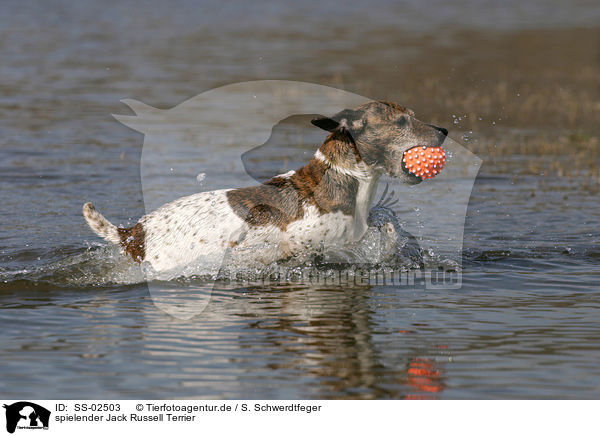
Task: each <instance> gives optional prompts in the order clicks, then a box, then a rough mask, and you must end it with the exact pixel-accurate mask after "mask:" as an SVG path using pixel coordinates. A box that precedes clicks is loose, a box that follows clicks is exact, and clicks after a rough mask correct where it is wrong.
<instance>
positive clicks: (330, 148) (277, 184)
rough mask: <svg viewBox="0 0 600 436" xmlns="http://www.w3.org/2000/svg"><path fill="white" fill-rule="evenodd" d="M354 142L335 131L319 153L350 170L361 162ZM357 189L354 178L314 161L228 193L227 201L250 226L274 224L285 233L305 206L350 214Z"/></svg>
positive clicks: (326, 211)
mask: <svg viewBox="0 0 600 436" xmlns="http://www.w3.org/2000/svg"><path fill="white" fill-rule="evenodd" d="M353 143H354V141H352V138H349V135H348V134H347V133H344V132H338V131H336V132H333V133H331V134H330V135H329V136H328V137H327V139H326V140H325V142H324V143H323V145H322V146H321V149H320V150H321V153H323V154H324V155H325V156H326V157H327V159H328V160H329V161H330V162H331V163H335V164H336V165H338V166H340V167H343V168H349V167H350V166H351V165H355V164H356V162H357V160H358V159H360V155H359V154H358V150H356V151H354V147H356V145H353ZM357 190H358V182H357V181H356V179H354V178H352V177H350V176H347V175H344V174H339V173H338V172H336V171H334V170H332V169H330V168H329V166H328V165H327V164H326V163H324V162H321V161H320V160H317V159H314V158H313V159H311V160H310V162H309V163H308V164H307V165H305V166H303V167H302V168H300V169H299V170H297V171H296V173H294V174H293V175H291V176H289V177H280V176H277V177H273V178H272V179H271V180H268V181H266V182H265V183H263V184H262V185H258V186H251V187H248V188H239V189H234V190H231V191H228V192H227V200H228V202H229V205H230V206H231V208H232V209H233V211H234V212H235V213H236V214H237V215H238V216H239V217H240V218H242V219H243V220H245V221H246V222H247V223H248V224H250V225H251V226H257V227H258V226H267V225H274V226H276V227H278V228H280V229H281V230H282V231H285V229H286V228H287V226H288V224H290V223H291V222H294V221H297V220H300V219H302V218H303V216H304V205H305V204H306V203H309V204H311V205H313V206H315V207H316V208H317V210H318V211H319V213H321V214H326V213H330V212H338V211H341V212H342V213H344V214H346V215H353V214H354V208H355V205H356V192H357Z"/></svg>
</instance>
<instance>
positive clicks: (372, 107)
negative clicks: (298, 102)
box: [312, 101, 448, 184]
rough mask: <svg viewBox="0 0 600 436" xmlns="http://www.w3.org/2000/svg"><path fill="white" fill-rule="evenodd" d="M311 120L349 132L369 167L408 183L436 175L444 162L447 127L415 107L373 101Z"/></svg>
mask: <svg viewBox="0 0 600 436" xmlns="http://www.w3.org/2000/svg"><path fill="white" fill-rule="evenodd" d="M312 123H313V124H314V125H315V126H317V127H320V128H322V129H324V130H327V131H328V132H340V133H344V134H347V135H348V136H349V137H350V138H351V140H352V141H354V143H355V144H356V149H357V151H358V153H359V154H360V156H359V158H360V159H361V160H362V161H364V162H365V163H366V164H367V165H368V166H369V167H370V168H372V169H373V170H374V171H380V172H384V173H386V174H388V175H390V176H392V177H396V178H399V179H401V180H403V181H404V182H406V183H409V184H416V183H420V182H421V181H423V179H426V178H431V177H433V176H434V175H435V174H437V173H438V172H439V171H440V170H441V167H442V166H443V164H444V162H445V155H444V152H443V150H442V149H441V148H440V147H441V145H442V143H443V142H444V140H445V139H446V135H447V134H448V131H447V130H446V129H444V128H442V127H437V126H434V125H432V124H426V123H423V122H422V121H419V120H417V119H416V118H415V114H414V112H413V111H411V110H410V109H406V108H405V107H403V106H400V105H399V104H397V103H392V102H375V101H373V102H369V103H365V104H362V105H360V106H358V107H357V108H354V109H345V110H343V111H341V112H339V113H337V114H336V115H334V116H332V117H320V118H315V119H313V120H312ZM417 147H418V148H417ZM421 158H423V159H421ZM442 160H443V161H442Z"/></svg>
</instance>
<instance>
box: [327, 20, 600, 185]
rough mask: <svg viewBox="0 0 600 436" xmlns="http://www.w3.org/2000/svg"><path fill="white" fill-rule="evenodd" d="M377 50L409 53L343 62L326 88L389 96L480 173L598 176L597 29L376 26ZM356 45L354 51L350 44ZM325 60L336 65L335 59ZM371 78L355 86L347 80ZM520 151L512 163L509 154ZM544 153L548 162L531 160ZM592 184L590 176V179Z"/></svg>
mask: <svg viewBox="0 0 600 436" xmlns="http://www.w3.org/2000/svg"><path fill="white" fill-rule="evenodd" d="M374 38H375V39H379V40H380V41H379V44H377V45H374V44H372V43H371V44H370V45H371V46H373V47H375V48H374V52H372V53H370V54H369V55H368V57H373V58H375V57H377V56H378V55H377V47H382V46H387V47H390V46H396V47H402V48H403V49H404V50H406V49H407V48H410V49H413V50H410V53H412V54H411V55H409V56H405V57H404V61H403V63H402V64H395V65H390V63H391V60H392V58H389V59H388V58H386V57H385V56H381V57H380V61H379V62H373V63H366V62H361V63H357V64H356V65H350V67H351V68H349V71H348V72H347V73H344V74H337V75H335V76H334V77H333V78H331V79H330V80H329V82H330V83H328V84H331V85H332V86H338V87H344V88H346V89H349V90H352V91H355V92H358V93H360V94H363V95H367V96H369V97H373V98H380V99H390V98H392V99H394V100H397V101H399V102H401V103H402V104H404V105H406V106H408V107H411V108H413V109H414V110H415V112H416V113H417V116H418V117H420V118H421V119H423V120H427V121H430V122H432V123H436V124H439V125H442V126H447V127H449V129H450V132H451V133H450V135H451V136H452V137H453V138H456V139H457V140H459V141H461V142H462V143H463V144H465V145H466V146H467V147H468V148H470V149H471V150H472V151H473V152H474V153H477V154H478V155H479V156H480V157H482V158H483V159H484V162H486V163H487V164H486V165H485V171H486V172H490V173H497V172H506V171H510V172H511V173H515V172H516V173H520V174H537V175H539V174H540V173H543V172H545V174H546V175H549V174H552V175H556V176H581V175H584V176H592V177H593V178H594V179H597V180H600V172H599V167H600V141H599V137H600V123H599V121H600V28H597V29H595V28H591V29H590V28H566V29H563V28H560V29H536V30H521V31H512V32H488V31H480V30H460V31H448V32H446V33H444V34H443V35H440V36H436V37H432V36H431V35H428V36H423V35H414V36H411V35H402V36H400V35H399V34H397V33H393V32H391V31H390V32H389V33H387V38H388V40H387V41H386V40H385V39H386V32H385V31H384V30H381V31H380V35H378V36H377V37H374ZM359 51H360V49H359ZM333 62H336V60H335V59H334V60H333ZM368 76H370V77H373V79H372V80H368V81H364V82H358V83H357V82H356V81H352V80H349V78H351V77H368ZM516 155H523V156H527V159H526V161H523V162H521V163H520V164H519V163H518V162H517V163H515V160H514V159H512V157H514V156H516ZM538 157H540V158H541V157H548V159H538ZM596 183H597V182H596Z"/></svg>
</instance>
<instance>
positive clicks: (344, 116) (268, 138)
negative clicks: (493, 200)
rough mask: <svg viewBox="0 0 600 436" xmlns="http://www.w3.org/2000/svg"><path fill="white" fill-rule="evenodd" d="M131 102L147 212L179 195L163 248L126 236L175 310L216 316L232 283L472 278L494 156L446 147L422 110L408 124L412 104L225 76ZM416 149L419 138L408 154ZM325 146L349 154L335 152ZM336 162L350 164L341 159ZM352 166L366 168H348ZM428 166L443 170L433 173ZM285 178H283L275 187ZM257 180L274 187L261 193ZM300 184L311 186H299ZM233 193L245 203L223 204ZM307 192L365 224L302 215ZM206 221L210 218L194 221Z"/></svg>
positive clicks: (158, 295) (161, 301)
mask: <svg viewBox="0 0 600 436" xmlns="http://www.w3.org/2000/svg"><path fill="white" fill-rule="evenodd" d="M122 101H123V103H124V104H126V105H127V106H129V108H130V109H131V110H132V111H133V113H134V114H133V115H115V118H116V119H117V120H118V121H120V122H121V123H123V124H124V125H126V126H128V127H130V128H132V129H134V130H136V131H139V132H141V133H143V134H144V145H143V149H142V155H141V160H140V176H141V183H142V193H143V199H144V206H145V210H146V213H147V214H149V213H153V212H154V211H156V210H157V209H159V208H161V207H162V206H163V205H165V204H175V206H174V207H173V209H172V210H171V209H169V211H168V212H165V214H164V215H161V220H159V221H156V223H155V224H153V227H152V230H151V231H152V232H155V233H154V234H155V235H158V236H156V237H153V239H152V241H153V242H152V244H154V245H152V244H150V245H146V244H140V243H139V241H140V240H141V239H139V240H138V242H137V243H136V236H135V235H134V234H133V233H132V234H131V235H129V236H128V238H127V240H126V241H125V242H126V243H127V244H128V245H127V247H129V244H131V248H130V251H129V253H130V254H131V255H132V257H134V256H140V257H141V258H142V259H143V260H144V262H143V264H142V272H143V273H144V275H145V278H146V280H147V283H148V289H149V291H150V295H151V297H152V300H153V302H154V304H155V305H156V306H157V307H159V308H160V309H162V310H164V311H165V312H167V313H169V314H171V315H172V316H175V317H177V318H180V319H189V318H191V317H193V316H195V315H197V314H199V313H201V312H203V311H204V309H205V308H206V307H207V305H208V303H209V301H210V298H211V294H212V290H213V287H214V286H217V287H218V286H224V285H227V283H230V282H231V283H234V282H235V283H237V284H239V283H240V281H242V282H243V286H264V285H265V284H267V285H270V284H272V285H279V284H284V285H288V284H294V285H302V286H311V287H312V286H316V287H319V286H322V285H327V284H334V285H336V286H346V285H349V286H354V285H356V284H357V283H360V285H361V286H363V285H369V286H370V285H371V284H376V285H382V284H385V285H388V284H389V285H391V286H400V287H401V286H410V287H414V286H424V287H425V288H426V289H449V290H450V289H459V288H460V287H461V284H462V279H461V270H462V243H463V232H464V223H465V217H466V212H467V206H468V203H469V198H470V195H471V189H472V187H473V184H474V181H475V177H476V176H477V172H478V170H479V167H480V165H481V159H479V158H478V157H477V156H476V155H474V154H473V153H471V152H470V151H469V150H468V149H466V148H465V147H463V146H462V145H461V144H459V143H458V142H456V141H454V140H452V138H450V137H445V139H444V140H443V151H442V149H441V148H440V146H439V145H440V144H439V140H440V136H439V134H436V135H437V136H436V135H434V134H433V133H431V132H434V131H435V130H436V128H435V126H431V125H428V124H424V123H423V122H420V121H418V119H417V118H415V117H412V115H411V119H412V121H411V124H405V123H404V122H403V121H402V120H404V119H405V117H404V114H405V113H404V112H403V110H402V109H403V108H402V107H401V106H400V105H394V104H392V105H389V104H384V103H382V102H377V101H374V100H371V99H369V98H367V97H364V96H360V95H357V94H353V93H350V92H347V91H344V90H340V89H335V88H330V87H327V86H322V85H317V84H312V83H304V82H293V81H281V80H260V81H252V82H241V83H234V84H230V85H226V86H223V87H220V88H216V89H212V90H209V91H206V92H203V93H202V94H199V95H196V96H195V97H192V98H190V99H189V100H186V101H184V102H182V103H180V104H178V105H177V106H175V107H172V108H170V109H165V110H162V109H157V108H154V107H151V106H148V105H147V104H144V103H142V102H139V101H136V100H131V99H126V100H122ZM365 105H367V106H368V108H370V109H365V108H366V107H367V106H365ZM361 108H362V109H361ZM376 108H378V109H376ZM407 113H409V114H410V112H407ZM390 120H392V121H390ZM373 126H375V127H373ZM382 126H386V127H385V128H383V127H382ZM415 126H421V130H419V129H417V128H416V127H415ZM373 129H378V130H376V131H374V130H373ZM401 129H409V130H410V132H411V133H410V135H412V136H410V137H411V138H414V140H411V141H412V142H411V141H406V142H402V141H400V139H398V140H396V139H397V138H406V137H407V136H406V135H405V134H400V133H399V132H400V130H401ZM428 129H429V130H428ZM324 130H325V132H324ZM437 131H438V132H443V131H445V129H442V128H437ZM331 135H333V136H331ZM428 135H429V136H428ZM431 135H434V136H431ZM327 138H329V139H327ZM332 138H333V139H332ZM432 138H433V139H432ZM335 141H337V142H335ZM432 141H433V142H432ZM436 141H437V142H436ZM332 144H333V145H332ZM348 144H350V145H348ZM357 144H358V145H357ZM361 144H362V145H361ZM374 144H379V145H377V147H379V148H377V149H378V150H380V154H377V155H375V154H372V155H371V158H370V159H371V161H370V162H371V163H372V167H373V168H377V170H376V171H375V170H373V171H374V172H373V173H370V172H369V171H370V170H369V171H367V170H368V168H367V169H365V168H366V167H365V166H364V165H362V166H361V165H359V163H358V161H357V160H356V159H359V160H360V162H363V155H364V154H365V153H367V154H366V155H368V154H369V153H371V152H369V150H373V148H372V147H375V145H374ZM410 145H417V146H419V147H412V149H411V150H407V149H406V148H407V147H408V146H410ZM427 145H431V146H430V147H429V148H428V147H427ZM434 146H435V147H434ZM327 147H329V148H327ZM361 147H362V151H361ZM369 147H371V148H369ZM403 147H404V148H403ZM322 150H325V151H326V152H327V150H330V151H331V150H333V151H336V150H337V151H339V153H340V154H339V155H338V154H335V155H332V154H331V153H330V154H329V155H328V156H329V157H327V156H325V155H324V154H323V152H322ZM336 153H337V152H336ZM402 153H405V154H404V155H403V154H402ZM406 153H407V154H406ZM442 153H444V155H442ZM400 156H404V160H402V159H401V157H400ZM446 156H447V158H448V162H447V163H446V162H445V159H446ZM425 158H427V159H429V161H426V160H425ZM311 159H315V161H312V162H316V164H315V165H314V166H313V167H310V168H313V169H315V168H316V169H315V171H317V170H319V168H323V167H324V166H325V167H327V165H329V167H328V168H329V169H327V170H325V174H332V175H331V176H327V177H321V176H318V177H317V176H312V174H313V173H312V172H310V173H309V172H306V171H305V172H304V173H302V174H300V173H298V174H296V172H297V171H299V168H303V167H305V166H306V165H309V163H310V162H311ZM331 159H334V160H336V162H338V163H336V164H335V165H332V161H331ZM353 159H354V160H353ZM442 160H443V162H442ZM444 163H445V165H444ZM340 165H341V167H340ZM344 165H346V166H344ZM348 165H349V167H347V166H348ZM353 165H355V166H356V168H358V170H356V171H354V170H351V169H349V168H355V166H353ZM428 165H431V166H432V167H431V174H430V175H426V173H424V171H427V172H429V169H428V168H427V167H428ZM442 166H443V171H441V172H440V170H441V167H442ZM340 168H341V169H340ZM434 168H435V173H433V171H434ZM310 171H313V170H310ZM332 171H334V172H335V173H332ZM340 171H342V173H343V174H345V176H344V177H345V178H343V180H342V179H339V177H340V176H339V175H338V174H339V173H340ZM344 171H346V172H345V173H344ZM353 171H354V172H353ZM364 171H367V173H365V172H364ZM415 171H419V172H420V173H419V174H421V176H423V177H422V179H429V178H432V177H433V175H435V180H434V181H431V182H427V183H422V184H421V183H419V184H414V183H412V182H414V181H415V180H416V179H415V178H414V177H415V176H414V174H416V173H415ZM411 172H412V173H411ZM317 173H318V171H317ZM317 173H314V174H317ZM375 173H377V176H376V177H375V176H373V174H375ZM409 173H411V174H413V175H412V176H411V175H410V174H409ZM295 174H296V175H295ZM278 175H279V177H277V176H278ZM293 175H295V176H294V179H293V180H292V181H290V182H286V180H288V179H289V178H291V177H292V176H293ZM380 175H381V183H380V184H379V185H380V187H379V188H378V186H379V185H378V183H377V182H378V181H379V180H380V179H379V176H380ZM411 177H412V178H411ZM272 178H274V179H273V180H275V182H274V183H270V184H268V183H267V184H264V182H266V181H267V180H270V179H272ZM348 178H350V179H352V180H354V181H352V180H349V179H348ZM338 179H339V180H338ZM358 179H360V180H361V182H360V183H363V184H362V185H360V186H363V188H364V192H363V191H356V195H357V197H356V198H358V195H359V194H358V193H361V194H360V195H364V196H367V195H368V196H370V197H369V198H371V199H372V200H373V207H372V208H370V210H368V211H363V210H361V209H356V210H354V212H352V208H353V207H354V206H352V205H354V204H355V202H354V200H356V199H353V198H350V199H348V200H347V201H345V202H344V201H342V200H339V199H340V198H345V197H344V195H346V193H348V192H354V191H353V189H354V188H353V186H355V183H358V182H356V180H358ZM332 180H334V181H335V183H333V182H331V181H332ZM257 182H258V183H262V184H263V185H260V186H261V187H259V188H256V186H258V185H257ZM409 182H411V183H409ZM292 185H293V186H297V187H303V188H302V189H299V188H298V189H296V188H294V189H288V188H287V187H288V186H292ZM365 186H366V187H365ZM388 187H389V188H388ZM363 188H361V189H363ZM232 189H234V190H236V192H235V193H234V194H232V195H233V197H231V198H232V199H231V200H229V197H227V198H228V199H227V200H223V198H224V197H223V195H226V194H224V193H225V192H226V190H227V191H228V190H232ZM388 192H389V194H388ZM199 193H203V194H202V195H203V196H202V198H201V199H200V200H198V199H199V198H200V197H194V198H195V199H196V200H193V201H200V202H201V203H199V209H197V210H199V211H202V212H194V213H191V212H189V210H191V209H189V204H188V203H187V202H188V201H190V200H189V197H190V196H194V195H196V196H197V195H199ZM320 193H325V194H323V195H321V194H320ZM367 193H368V194H367ZM186 198H188V200H186ZM306 198H310V201H313V202H314V203H315V205H316V206H314V207H315V208H316V209H315V210H317V211H319V210H321V209H322V210H332V209H331V208H333V209H335V208H336V207H337V208H339V210H340V211H344V210H345V211H346V212H340V214H344V213H345V214H346V215H348V216H350V215H351V216H353V217H354V218H355V219H356V223H357V224H355V225H354V227H352V228H350V227H348V232H346V230H342V229H341V228H339V227H336V226H332V225H329V227H328V228H326V229H325V230H323V229H322V227H319V226H321V224H322V222H321V221H319V218H317V217H316V215H313V212H312V211H313V208H311V207H310V206H307V209H306V212H305V211H304V210H302V211H301V212H302V213H300V211H299V210H297V207H298V205H300V204H306V203H305V199H306ZM334 198H335V199H337V200H332V199H334ZM360 198H363V197H360ZM364 198H367V197H364ZM379 198H380V199H381V200H379V202H377V203H375V201H376V200H377V199H379ZM330 200H331V201H339V202H340V205H337V206H333V203H331V202H330ZM361 201H362V200H361ZM174 202H175V203H174ZM177 202H179V203H177ZM230 204H232V205H233V206H229V205H230ZM311 204H312V203H311ZM336 204H337V203H336ZM349 205H350V206H349ZM232 208H233V209H232ZM194 210H195V209H194ZM317 213H318V212H314V214H317ZM157 216H158V215H157ZM198 216H203V217H204V218H202V220H200V221H199V223H198V225H194V226H189V225H188V224H189V223H190V222H191V221H192V220H193V219H195V218H194V217H198ZM267 218H268V219H271V221H272V222H275V223H278V224H277V225H282V226H283V227H286V226H287V224H290V225H291V226H297V227H298V228H302V229H303V230H301V231H300V230H299V231H298V232H296V233H294V235H299V236H298V238H297V239H296V236H293V237H292V239H290V240H289V241H288V240H284V241H283V242H281V243H280V241H279V240H277V239H276V237H275V236H273V238H271V236H270V235H275V233H273V234H272V233H269V232H270V231H271V230H269V231H266V232H265V233H260V232H257V231H253V230H252V226H255V227H258V228H263V227H264V228H268V229H270V228H271V227H269V225H272V224H268V223H271V221H268V220H267V221H264V222H262V221H260V220H262V219H267ZM240 219H241V220H244V221H245V222H246V223H251V225H250V227H249V229H250V230H248V229H247V228H246V226H245V224H244V225H239V224H235V223H236V222H238V220H240ZM311 219H313V220H314V223H313V222H312V221H310V220H311ZM332 219H333V218H332ZM335 219H337V218H335ZM284 222H285V223H286V224H285V225H284V224H283V223H284ZM255 224H256V225H255ZM319 228H320V229H321V230H319ZM155 230H156V231H155ZM136 234H137V233H136ZM349 234H351V235H354V236H356V238H353V237H349V236H348V235H349ZM177 235H179V236H177ZM332 235H333V236H332ZM335 235H338V236H339V237H338V236H335ZM358 235H363V236H362V237H361V238H359V237H358ZM286 237H287V236H286ZM194 238H196V239H194ZM270 238H271V239H270ZM274 241H275V242H274ZM136 244H137V245H136ZM153 247H154V248H153ZM303 247H304V248H303ZM142 249H143V250H144V251H143V252H142V251H141V250H142ZM153 250H154V251H153ZM142 254H143V256H141V255H142ZM134 258H135V257H134ZM373 271H375V273H373ZM330 280H331V281H330ZM246 281H247V284H246ZM236 286H237V285H236Z"/></svg>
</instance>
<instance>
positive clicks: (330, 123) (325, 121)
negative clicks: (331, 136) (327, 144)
mask: <svg viewBox="0 0 600 436" xmlns="http://www.w3.org/2000/svg"><path fill="white" fill-rule="evenodd" d="M310 122H311V123H312V124H313V125H315V126H317V127H319V128H321V129H323V130H327V131H328V132H333V131H334V130H335V129H337V128H338V126H339V125H340V123H338V122H337V121H335V120H332V119H331V118H329V117H319V118H314V119H312V120H311V121H310Z"/></svg>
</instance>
